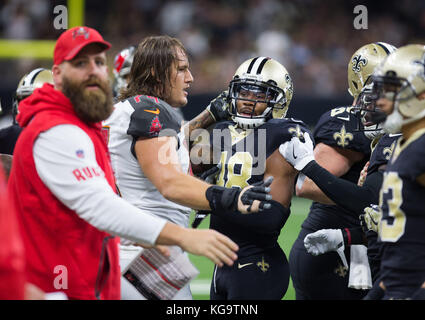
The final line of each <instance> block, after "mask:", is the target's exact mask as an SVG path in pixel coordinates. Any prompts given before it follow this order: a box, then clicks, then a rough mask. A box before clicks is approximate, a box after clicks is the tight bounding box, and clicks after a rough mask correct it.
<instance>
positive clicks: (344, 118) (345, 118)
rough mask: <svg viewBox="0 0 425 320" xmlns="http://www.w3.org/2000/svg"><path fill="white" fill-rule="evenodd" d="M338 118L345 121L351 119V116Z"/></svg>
mask: <svg viewBox="0 0 425 320" xmlns="http://www.w3.org/2000/svg"><path fill="white" fill-rule="evenodd" d="M337 118H338V119H341V120H344V121H350V117H349V116H348V117H337Z"/></svg>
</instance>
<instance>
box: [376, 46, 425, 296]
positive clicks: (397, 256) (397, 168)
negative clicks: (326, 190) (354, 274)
mask: <svg viewBox="0 0 425 320" xmlns="http://www.w3.org/2000/svg"><path fill="white" fill-rule="evenodd" d="M373 82H374V90H375V92H376V94H377V95H378V96H379V99H378V101H377V107H378V108H380V109H381V110H382V111H383V112H384V113H385V114H386V115H387V118H386V120H385V122H384V129H385V130H386V131H388V132H391V133H394V132H398V131H401V133H402V136H403V137H402V138H401V139H399V140H398V142H397V144H396V146H395V149H394V151H393V155H392V157H391V159H390V160H389V162H388V164H387V168H386V171H385V173H384V181H383V184H382V188H381V192H380V197H379V200H380V201H379V205H380V209H381V210H382V219H381V222H380V225H379V239H380V241H381V242H382V262H381V278H380V279H381V281H380V286H381V288H382V289H384V291H385V295H384V299H411V298H413V299H416V298H420V299H424V298H425V297H424V290H425V289H424V288H425V254H424V253H425V236H424V230H425V211H424V207H425V161H424V158H425V46H424V45H407V46H404V47H401V48H399V49H398V50H397V51H396V52H394V53H392V54H391V55H390V56H389V57H388V58H387V59H386V60H385V61H384V62H383V63H382V64H381V65H380V66H379V68H377V70H376V71H375V72H374V74H373Z"/></svg>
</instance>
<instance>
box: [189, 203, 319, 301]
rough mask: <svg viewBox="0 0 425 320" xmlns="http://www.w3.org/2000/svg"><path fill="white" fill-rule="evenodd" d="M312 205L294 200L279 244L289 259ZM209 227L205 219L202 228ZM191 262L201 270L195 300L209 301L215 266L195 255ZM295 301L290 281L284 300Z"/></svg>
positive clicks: (194, 287) (195, 290)
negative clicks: (209, 290)
mask: <svg viewBox="0 0 425 320" xmlns="http://www.w3.org/2000/svg"><path fill="white" fill-rule="evenodd" d="M310 204H311V201H310V200H306V199H302V198H298V197H294V198H293V199H292V206H291V215H290V216H289V218H288V221H287V222H286V224H285V226H284V227H283V229H282V231H281V233H280V236H279V244H280V246H281V247H282V249H283V251H284V252H285V254H286V256H287V257H289V252H290V250H291V247H292V244H293V243H294V241H295V239H296V237H297V236H298V233H299V231H300V228H301V223H302V222H303V221H304V219H305V217H306V215H307V213H308V209H309V207H310ZM192 218H193V217H192ZM208 225H209V218H207V219H205V220H204V221H203V222H202V223H201V225H200V228H207V227H208ZM190 260H191V261H192V263H193V264H194V265H195V266H196V268H197V269H198V270H199V275H198V277H196V279H194V280H193V282H192V292H193V298H194V299H195V300H209V292H208V291H207V290H206V288H207V286H208V285H209V283H210V281H211V277H212V273H213V269H214V264H213V263H212V262H210V261H209V260H208V259H207V258H204V257H199V256H194V255H190ZM202 288H203V290H202ZM294 299H295V292H294V288H293V287H292V281H290V283H289V287H288V290H287V292H286V294H285V296H284V298H283V300H294Z"/></svg>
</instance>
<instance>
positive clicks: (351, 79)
mask: <svg viewBox="0 0 425 320" xmlns="http://www.w3.org/2000/svg"><path fill="white" fill-rule="evenodd" d="M395 50H396V48H395V47H394V46H392V45H390V44H388V43H385V42H375V43H369V44H366V45H364V46H363V47H361V48H360V49H358V50H357V51H356V52H354V54H353V55H352V56H351V59H350V61H349V63H348V92H349V93H350V95H351V96H352V97H353V98H355V99H356V98H357V97H358V96H359V94H360V91H361V90H362V89H363V87H364V86H365V85H366V84H368V83H369V82H370V75H371V74H372V73H373V70H374V69H375V67H376V66H378V65H379V63H381V62H382V60H384V58H386V57H387V56H388V55H389V54H390V53H392V52H394V51H395Z"/></svg>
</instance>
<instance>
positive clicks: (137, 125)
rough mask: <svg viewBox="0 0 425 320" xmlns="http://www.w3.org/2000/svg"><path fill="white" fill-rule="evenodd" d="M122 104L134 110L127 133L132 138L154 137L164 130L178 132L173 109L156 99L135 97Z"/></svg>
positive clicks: (178, 128)
mask: <svg viewBox="0 0 425 320" xmlns="http://www.w3.org/2000/svg"><path fill="white" fill-rule="evenodd" d="M123 103H124V104H126V105H127V106H128V105H130V106H131V107H132V108H133V109H134V112H132V113H131V117H130V124H129V128H128V131H127V133H128V134H130V135H132V136H137V137H140V136H142V137H156V136H158V135H159V133H160V132H163V133H164V130H165V129H168V130H171V131H173V132H175V133H177V132H179V131H180V126H181V123H179V121H178V119H177V117H176V116H175V111H174V110H173V108H172V107H171V106H170V105H169V104H168V103H167V102H165V101H163V100H161V99H159V98H157V97H152V96H146V95H137V96H134V97H131V98H128V99H126V100H124V101H123ZM167 135H169V134H167Z"/></svg>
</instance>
